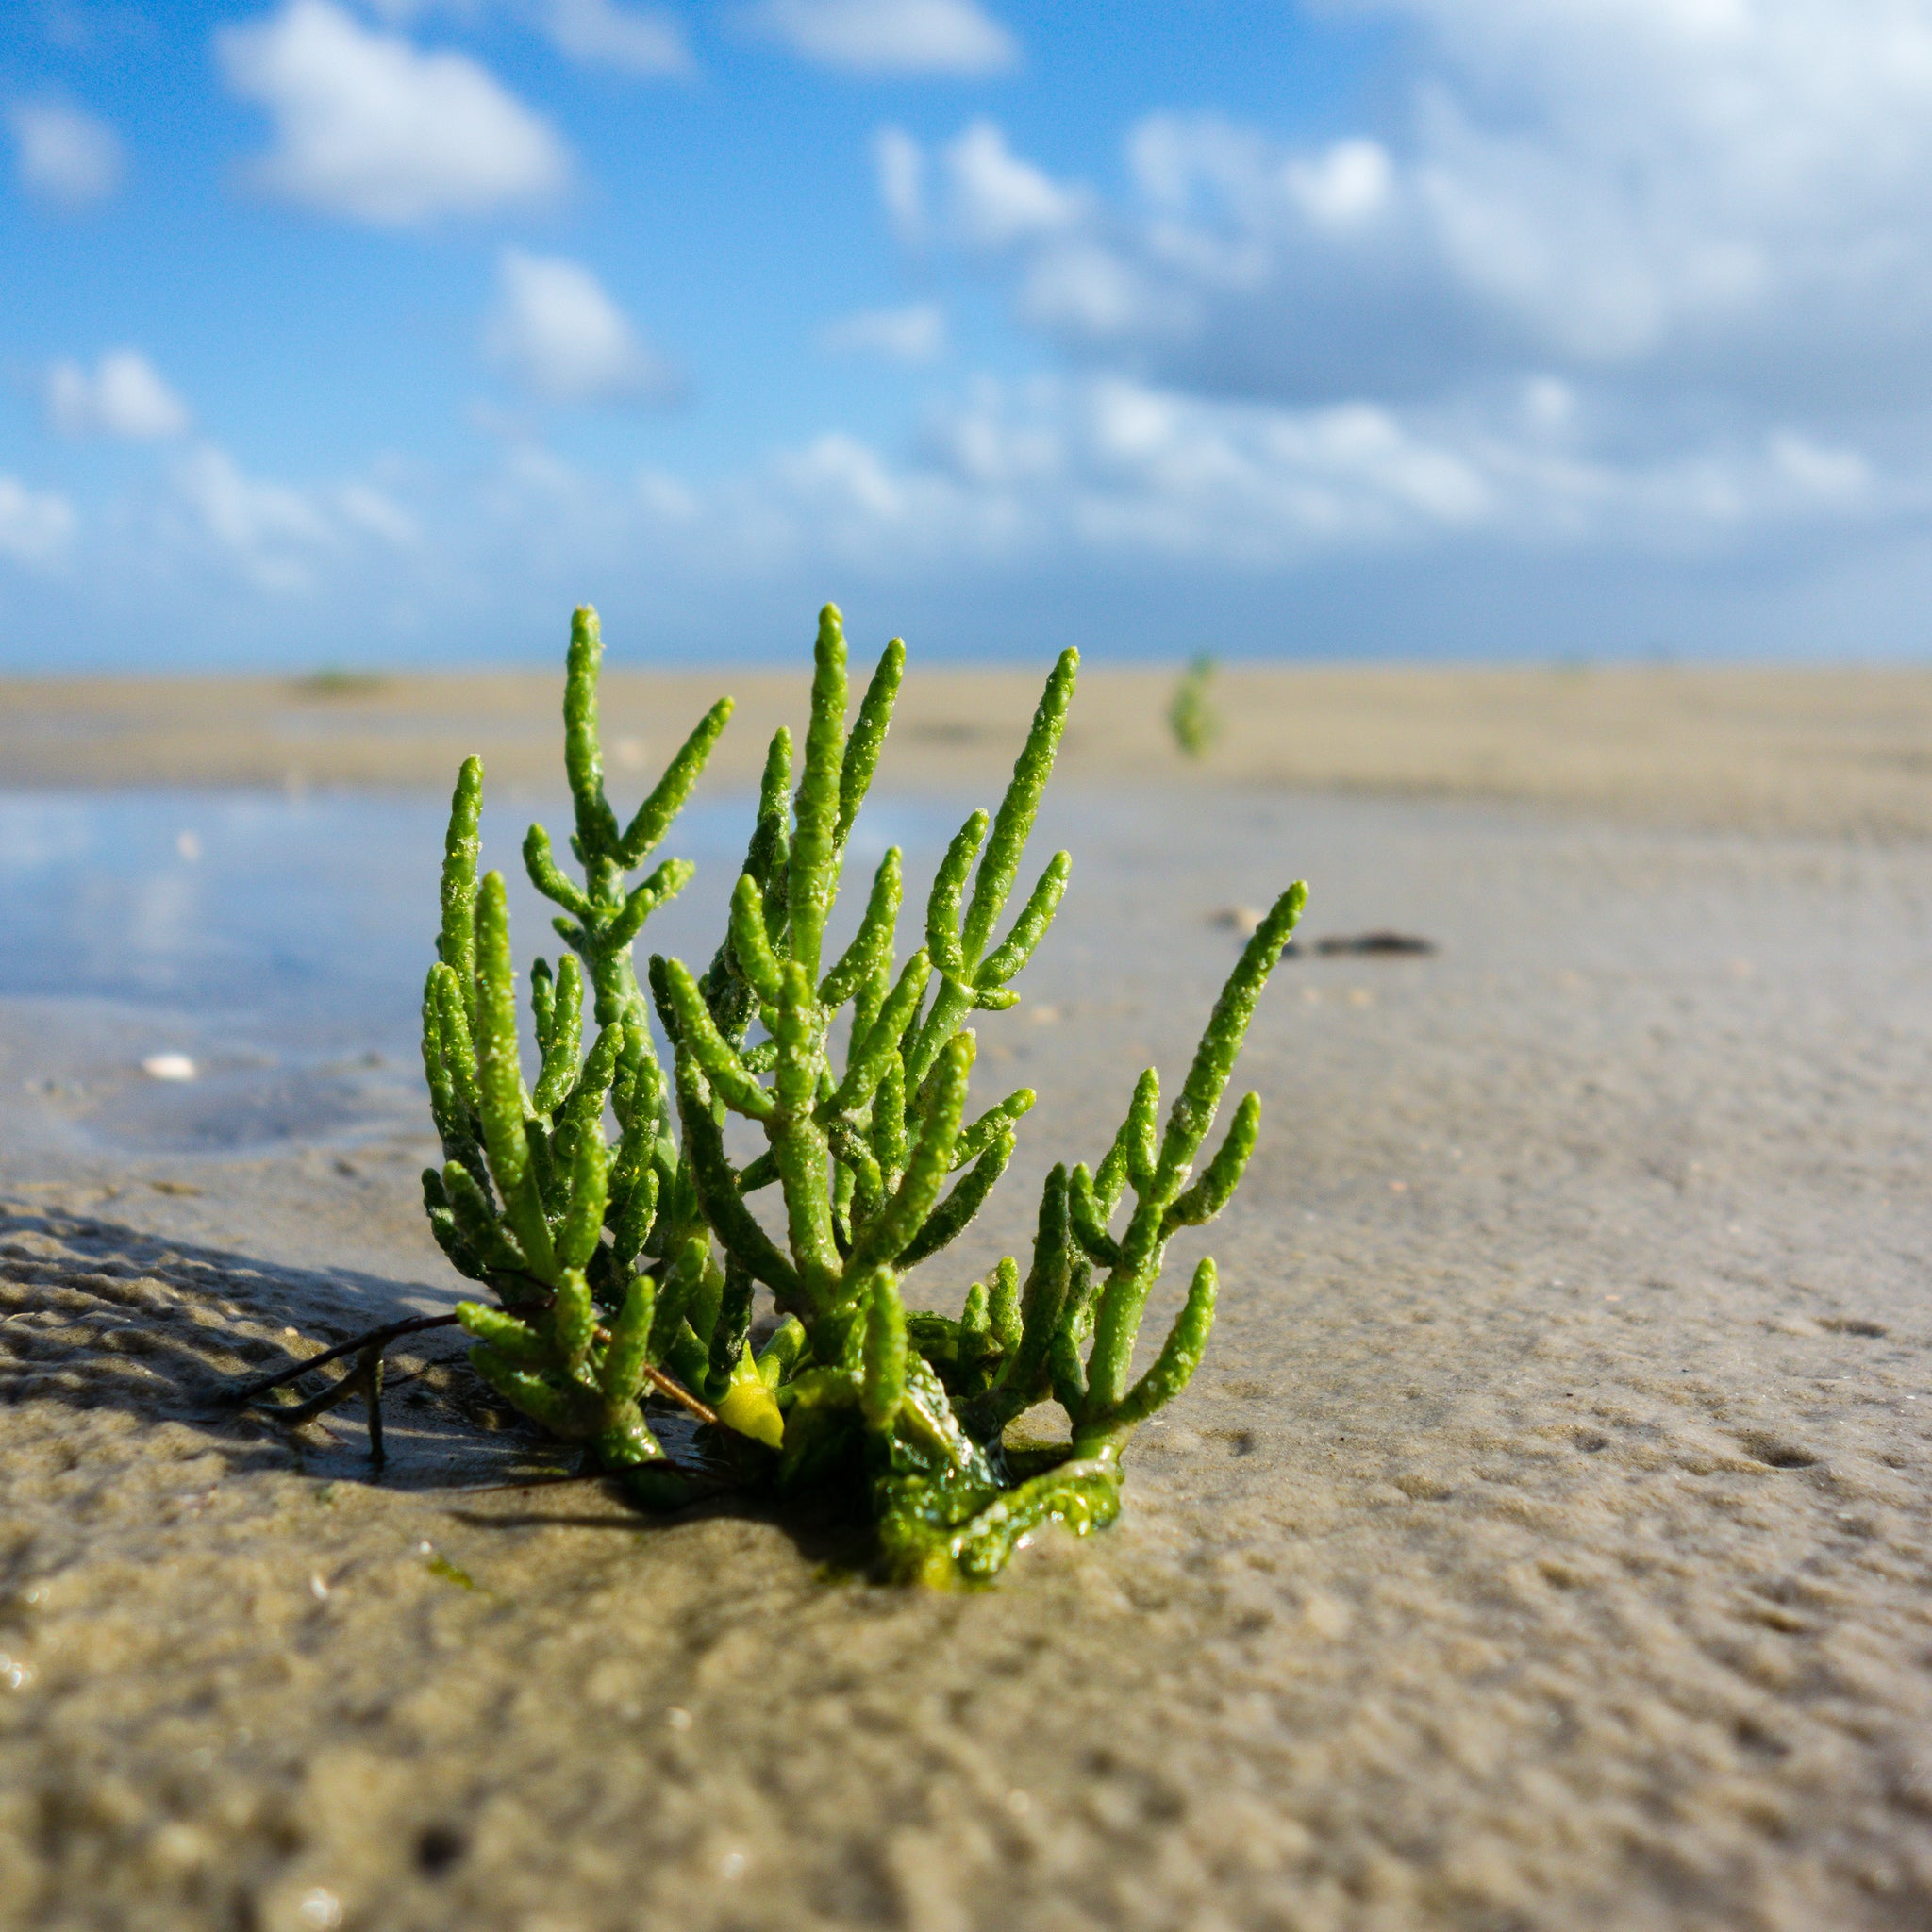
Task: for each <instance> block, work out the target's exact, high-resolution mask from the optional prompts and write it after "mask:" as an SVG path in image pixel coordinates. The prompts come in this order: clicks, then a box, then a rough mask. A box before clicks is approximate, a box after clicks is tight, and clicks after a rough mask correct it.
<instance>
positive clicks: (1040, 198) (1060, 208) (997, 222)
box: [944, 121, 1091, 248]
mask: <svg viewBox="0 0 1932 1932" xmlns="http://www.w3.org/2000/svg"><path fill="white" fill-rule="evenodd" d="M944 160H945V167H946V174H947V177H948V179H949V181H950V183H951V187H952V192H953V217H954V221H955V223H956V225H957V226H958V231H959V233H960V234H961V236H962V237H963V238H964V239H965V240H966V241H967V242H971V243H972V244H973V245H974V246H975V247H979V248H1009V247H1012V246H1013V245H1015V244H1016V243H1020V242H1031V241H1033V240H1036V239H1037V238H1039V237H1041V236H1045V235H1054V234H1058V233H1060V232H1062V231H1063V230H1065V229H1067V228H1070V227H1071V226H1073V225H1074V223H1075V222H1077V221H1079V220H1080V219H1081V217H1082V216H1083V215H1085V214H1086V213H1088V212H1089V211H1090V208H1091V200H1090V197H1089V196H1088V195H1086V194H1085V193H1084V192H1082V191H1080V190H1078V189H1073V188H1062V187H1060V186H1059V185H1058V183H1057V182H1056V181H1054V180H1053V179H1052V178H1051V177H1050V176H1049V175H1045V174H1044V173H1042V172H1041V170H1040V169H1038V168H1036V167H1034V166H1033V165H1032V164H1031V163H1030V162H1028V161H1023V160H1021V159H1020V158H1018V156H1016V155H1015V154H1014V153H1013V151H1012V149H1011V148H1009V147H1008V145H1007V138H1006V136H1005V135H1004V134H1002V133H1001V132H1000V130H999V129H998V128H997V127H996V126H994V125H993V124H992V123H991V121H975V122H974V123H973V125H971V126H970V127H968V128H967V129H966V131H965V132H964V133H963V134H962V135H960V137H959V138H958V140H957V141H956V142H953V144H952V145H951V146H950V147H948V148H947V149H946V151H945V155H944Z"/></svg>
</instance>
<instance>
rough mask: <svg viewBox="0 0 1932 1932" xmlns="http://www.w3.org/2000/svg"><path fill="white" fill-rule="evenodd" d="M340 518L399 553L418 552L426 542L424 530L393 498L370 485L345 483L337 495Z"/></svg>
mask: <svg viewBox="0 0 1932 1932" xmlns="http://www.w3.org/2000/svg"><path fill="white" fill-rule="evenodd" d="M335 507H336V511H337V513H338V515H340V516H341V519H342V521H343V522H344V523H345V524H348V525H352V526H353V527H354V528H356V529H358V530H362V531H366V532H367V533H368V534H369V535H370V536H372V537H380V538H381V539H382V541H384V542H385V543H388V544H391V545H393V546H394V547H395V548H396V549H398V550H409V549H413V548H415V546H416V545H417V544H419V543H420V542H421V541H423V526H422V525H421V524H420V523H419V522H418V521H417V519H416V518H414V517H413V516H411V515H410V514H409V512H408V510H406V509H404V508H402V506H401V505H400V504H398V503H397V502H396V501H395V499H394V498H393V497H391V496H389V495H386V494H385V493H384V492H383V491H380V490H377V489H375V488H374V487H373V486H372V485H370V484H367V483H344V484H342V485H341V487H340V488H339V489H338V490H337V491H336V493H335Z"/></svg>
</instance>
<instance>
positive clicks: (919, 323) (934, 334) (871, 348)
mask: <svg viewBox="0 0 1932 1932" xmlns="http://www.w3.org/2000/svg"><path fill="white" fill-rule="evenodd" d="M819 346H820V347H821V348H824V349H826V350H829V351H830V352H831V353H832V354H834V355H871V356H884V357H887V358H890V359H891V360H892V361H894V362H932V361H936V360H938V358H940V357H941V356H942V355H944V354H945V350H946V315H945V310H944V309H942V308H941V307H940V305H939V304H938V303H937V302H914V303H911V304H910V305H908V307H907V308H867V309H861V310H860V311H859V312H858V314H856V315H846V316H841V318H840V319H839V320H838V321H837V322H833V323H828V324H827V325H825V327H824V329H823V330H821V331H820V334H819Z"/></svg>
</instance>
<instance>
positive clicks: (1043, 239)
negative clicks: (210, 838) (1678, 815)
mask: <svg viewBox="0 0 1932 1932" xmlns="http://www.w3.org/2000/svg"><path fill="white" fill-rule="evenodd" d="M8 23H9V25H8V30H7V32H6V33H5V34H4V35H0V116H4V119H0V142H4V147H0V158H4V160H5V163H6V175H5V180H4V184H0V371H4V374H5V376H6V381H5V383H4V384H0V664H5V665H6V666H7V667H8V668H12V669H35V668H39V669H47V670H59V669H70V668H72V669H82V668H90V669H91V668H97V667H102V668H106V667H148V666H153V667H166V666H180V667H203V666H236V667H247V666H254V665H259V666H262V667H280V666H291V665H310V664H319V663H341V664H365V663H367V664H382V663H401V662H455V661H464V660H486V659H487V660H504V659H514V658H541V657H548V656H550V655H553V654H554V653H555V651H556V649H557V647H558V640H559V638H560V636H561V633H562V628H563V625H564V623H565V621H566V619H567V614H568V610H569V608H570V606H571V605H572V604H573V603H574V602H575V601H577V600H578V599H590V600H592V601H594V602H596V603H598V604H599V605H600V606H601V607H602V608H604V611H605V615H606V620H607V627H608V633H609V635H610V637H611V641H612V646H613V649H614V650H615V651H616V652H617V653H618V654H619V655H621V656H624V657H626V658H633V659H636V660H640V661H642V660H646V659H649V658H741V659H760V658H773V657H776V656H789V655H791V654H794V653H795V651H796V650H797V648H798V647H799V644H800V641H801V640H803V639H805V638H807V637H808V635H809V630H810V618H811V612H812V610H813V609H814V608H816V605H817V604H818V603H819V602H820V601H821V600H823V599H824V598H825V597H827V596H832V597H837V598H838V599H839V600H840V601H841V603H842V604H844V605H845V606H846V608H847V611H848V615H849V616H850V617H851V619H852V620H853V622H854V625H855V626H856V628H857V629H858V631H859V632H860V634H861V635H863V636H870V635H873V634H874V633H881V632H885V631H889V630H902V631H904V632H905V633H906V634H907V636H908V639H909V640H911V641H913V642H914V644H915V646H917V647H920V648H923V649H924V650H925V651H926V652H928V653H931V654H936V655H941V656H945V657H950V658H979V657H986V658H1013V657H1018V656H1027V657H1034V656H1039V655H1041V654H1042V653H1043V652H1045V651H1047V650H1049V649H1051V648H1053V647H1055V646H1057V645H1058V643H1061V642H1064V641H1077V642H1079V643H1080V644H1081V645H1082V646H1083V648H1085V649H1087V650H1089V651H1091V652H1097V653H1098V654H1099V655H1100V656H1101V657H1103V658H1105V657H1108V656H1112V657H1118V658H1127V657H1150V656H1151V657H1167V658H1173V657H1178V656H1181V655H1184V654H1187V653H1190V652H1192V651H1194V650H1197V649H1201V648H1208V649H1214V650H1218V651H1220V652H1222V653H1223V654H1224V655H1228V656H1250V655H1282V656H1311V657H1319V658H1357V657H1374V658H1436V657H1442V656H1464V657H1479V658H1514V657H1525V656H1526V657H1535V658H1549V657H1574V656H1579V655H1586V656H1615V655H1633V656H1648V655H1654V654H1657V653H1670V654H1672V655H1674V656H1678V657H1685V658H1692V657H1701V656H1780V657H1789V656H1796V657H1879V656H1896V655H1901V654H1916V653H1918V652H1920V651H1921V650H1922V649H1923V648H1924V639H1925V635H1926V630H1927V625H1926V620H1925V618H1924V616H1922V614H1921V613H1922V612H1924V610H1926V609H1927V608H1928V592H1932V545H1928V541H1927V510H1928V505H1932V489H1928V484H1932V469H1928V462H1927V457H1926V448H1927V437H1926V430H1927V427H1928V424H1927V412H1928V403H1932V351H1928V347H1927V344H1928V341H1932V337H1928V333H1927V325H1928V322H1932V196H1928V195H1927V193H1926V187H1927V184H1928V182H1932V0H1861V4H1860V5H1859V6H1858V7H1857V8H1846V7H1845V6H1843V4H1842V0H1323V4H1320V5H1317V6H1310V7H1295V6H1292V5H1289V4H1287V0H1278V4H1273V5H1269V4H1249V5H1235V4H1224V0H1169V4H1166V5H1151V4H1144V5H1143V4H1133V0H1119V4H1115V5H1112V6H1108V7H1094V6H1085V5H1076V4H1063V5H1060V6H1058V7H1037V6H1023V5H1019V4H1014V0H721V4H713V0H703V4H699V0H678V4H665V5H661V6H655V5H650V4H645V0H276V4H269V5H261V4H256V5H248V4H236V5H233V6H220V7H196V6H190V5H176V6H173V7H168V8H158V7H142V6H140V5H138V4H102V5H83V4H78V0H74V4H69V0H12V4H11V6H10V8H8Z"/></svg>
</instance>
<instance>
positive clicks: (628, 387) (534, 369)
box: [483, 248, 672, 404]
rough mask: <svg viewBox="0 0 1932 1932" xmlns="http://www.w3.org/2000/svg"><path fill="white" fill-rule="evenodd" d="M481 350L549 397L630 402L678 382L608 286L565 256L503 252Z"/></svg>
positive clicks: (549, 399) (548, 399) (580, 401)
mask: <svg viewBox="0 0 1932 1932" xmlns="http://www.w3.org/2000/svg"><path fill="white" fill-rule="evenodd" d="M483 348H484V353H485V355H487V356H488V357H489V358H490V359H491V361H492V362H494V363H496V364H497V365H498V367H500V368H502V369H503V370H505V371H506V372H507V373H508V375H511V376H513V377H514V378H515V379H516V380H517V381H518V382H520V383H521V384H523V386H524V387H525V389H527V390H529V391H531V392H532V393H533V394H534V395H537V396H539V397H541V399H542V400H543V401H545V402H551V403H575V404H589V403H609V402H624V401H629V400H634V399H636V398H639V397H642V396H650V395H654V394H655V395H662V394H664V393H665V392H666V391H668V390H669V389H670V388H671V387H672V382H671V376H670V372H669V371H668V370H667V369H666V368H665V366H664V365H663V364H662V363H661V362H659V361H658V358H656V357H655V356H654V355H653V354H652V353H651V351H650V350H649V349H648V348H647V347H646V346H645V345H644V343H643V341H641V339H640V337H639V335H638V333H637V331H636V329H635V328H633V327H632V326H631V324H630V322H629V320H628V318H627V317H626V316H625V313H624V311H623V310H622V309H621V308H618V306H617V304H616V303H615V302H613V301H612V300H611V299H610V296H609V295H608V293H607V292H606V291H605V288H604V285H603V284H602V283H601V282H600V281H598V279H597V277H596V276H595V275H592V274H591V271H590V270H589V269H587V268H585V267H584V266H582V264H581V263H578V262H575V261H568V260H565V259H563V258H560V257H556V256H539V255H525V253H524V252H523V251H522V250H521V249H518V248H507V249H505V250H504V252H503V254H502V256H501V257H500V258H498V261H497V293H496V304H495V307H494V308H493V309H492V310H491V315H490V318H489V321H488V323H487V324H486V325H485V328H484V336H483Z"/></svg>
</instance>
